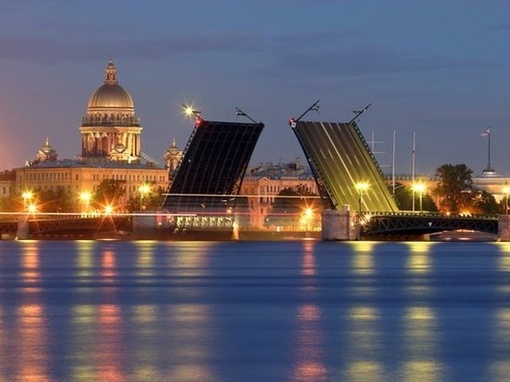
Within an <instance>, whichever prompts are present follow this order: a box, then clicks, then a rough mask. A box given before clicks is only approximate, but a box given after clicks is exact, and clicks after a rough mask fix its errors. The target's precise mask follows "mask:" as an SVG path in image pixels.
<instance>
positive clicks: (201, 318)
mask: <svg viewBox="0 0 510 382" xmlns="http://www.w3.org/2000/svg"><path fill="white" fill-rule="evenodd" d="M167 316H168V318H169V320H168V322H169V323H170V324H173V325H172V327H170V328H168V330H169V331H171V332H173V333H174V334H175V337H174V340H175V343H176V344H185V346H175V347H172V348H171V350H170V353H169V354H168V355H167V356H168V357H170V358H171V359H173V360H181V362H175V361H174V362H173V363H172V364H173V367H171V370H169V372H170V373H171V377H170V378H169V380H178V381H181V380H182V381H209V380H215V378H214V377H213V376H214V373H213V371H212V369H211V368H210V366H209V363H208V362H207V361H208V360H209V359H210V358H211V357H212V354H213V353H214V350H215V349H214V348H213V344H212V341H211V340H210V336H211V334H210V332H209V331H208V328H209V326H208V325H209V324H210V322H211V317H210V312H209V307H208V306H207V305H203V304H180V305H176V306H175V305H174V306H172V307H171V308H170V310H169V311H168V313H167ZM174 325H176V326H174ZM176 327H177V328H179V330H175V328H176ZM184 360H186V361H187V362H182V361H184ZM190 360H192V361H191V362H190ZM137 374H138V372H137Z"/></svg>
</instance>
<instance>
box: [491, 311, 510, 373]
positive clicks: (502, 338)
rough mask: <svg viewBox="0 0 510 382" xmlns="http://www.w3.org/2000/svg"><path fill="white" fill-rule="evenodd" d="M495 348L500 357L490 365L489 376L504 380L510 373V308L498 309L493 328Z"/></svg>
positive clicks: (494, 351) (494, 350) (494, 352)
mask: <svg viewBox="0 0 510 382" xmlns="http://www.w3.org/2000/svg"><path fill="white" fill-rule="evenodd" d="M492 336H493V340H492V341H491V342H492V343H494V344H495V345H494V349H492V353H493V354H499V355H500V356H499V357H495V358H496V359H495V360H494V361H493V362H492V363H491V365H490V366H489V378H488V379H487V380H491V381H504V380H506V379H508V375H510V361H509V360H508V359H507V358H508V357H507V355H508V353H509V351H510V308H501V309H498V310H497V311H496V314H495V317H494V327H493V329H492Z"/></svg>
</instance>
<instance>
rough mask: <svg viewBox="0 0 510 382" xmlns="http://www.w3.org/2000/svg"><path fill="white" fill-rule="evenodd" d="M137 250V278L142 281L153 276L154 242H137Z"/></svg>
mask: <svg viewBox="0 0 510 382" xmlns="http://www.w3.org/2000/svg"><path fill="white" fill-rule="evenodd" d="M135 245H136V249H137V251H136V252H137V253H138V256H137V264H136V270H137V276H138V277H141V278H143V279H147V278H150V277H151V276H153V275H154V249H155V248H156V242H155V241H139V242H136V243H135Z"/></svg>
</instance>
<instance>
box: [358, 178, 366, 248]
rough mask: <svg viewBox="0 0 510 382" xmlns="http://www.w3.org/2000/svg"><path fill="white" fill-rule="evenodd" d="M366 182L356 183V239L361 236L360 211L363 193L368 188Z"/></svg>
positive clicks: (361, 210)
mask: <svg viewBox="0 0 510 382" xmlns="http://www.w3.org/2000/svg"><path fill="white" fill-rule="evenodd" d="M368 187H369V185H368V183H367V182H358V183H356V190H357V191H358V197H359V207H358V224H357V226H358V227H357V239H358V240H359V239H360V238H361V213H362V212H363V193H364V192H366V191H367V190H368Z"/></svg>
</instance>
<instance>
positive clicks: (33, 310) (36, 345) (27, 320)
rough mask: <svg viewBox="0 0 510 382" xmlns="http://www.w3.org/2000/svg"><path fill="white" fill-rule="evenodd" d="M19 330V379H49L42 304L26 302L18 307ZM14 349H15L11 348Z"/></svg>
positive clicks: (17, 340) (45, 328)
mask: <svg viewBox="0 0 510 382" xmlns="http://www.w3.org/2000/svg"><path fill="white" fill-rule="evenodd" d="M17 316H18V332H17V338H16V341H15V344H16V345H17V346H18V347H19V348H18V349H16V350H15V354H17V355H18V357H17V360H18V362H19V364H17V365H16V370H17V374H18V379H19V380H22V381H30V380H34V381H36V380H38V381H49V380H50V378H49V376H48V359H47V354H48V337H47V335H48V334H47V327H46V325H47V323H46V318H45V314H44V309H43V306H42V305H41V304H25V305H21V306H20V307H19V308H18V312H17ZM11 350H14V349H11Z"/></svg>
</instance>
